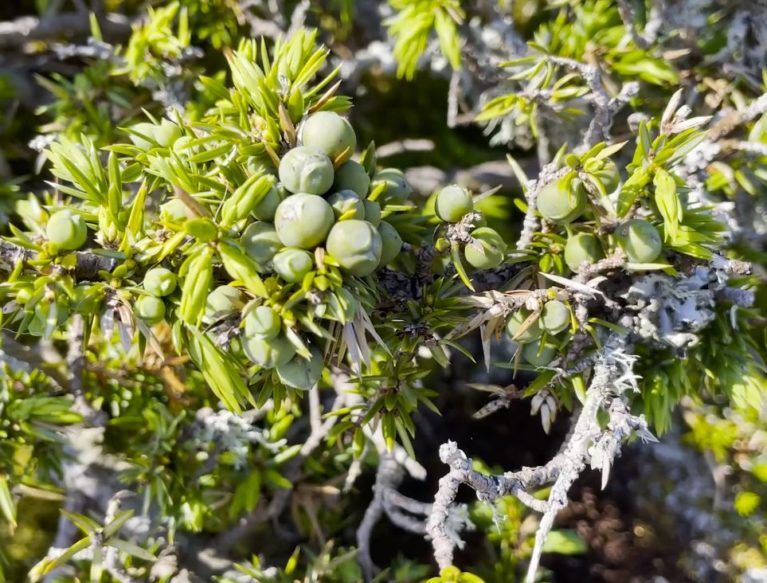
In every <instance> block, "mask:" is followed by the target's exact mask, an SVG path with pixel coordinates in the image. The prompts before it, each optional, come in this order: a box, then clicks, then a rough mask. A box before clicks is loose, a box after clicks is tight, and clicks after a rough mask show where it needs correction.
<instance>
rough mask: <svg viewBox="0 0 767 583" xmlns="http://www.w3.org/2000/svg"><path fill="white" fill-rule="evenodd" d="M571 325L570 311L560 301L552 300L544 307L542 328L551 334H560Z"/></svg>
mask: <svg viewBox="0 0 767 583" xmlns="http://www.w3.org/2000/svg"><path fill="white" fill-rule="evenodd" d="M569 325H570V310H569V308H568V307H567V304H565V303H564V302H560V301H559V300H550V301H548V302H546V303H545V304H544V306H543V311H542V312H541V326H542V327H543V329H544V330H546V331H547V332H548V333H549V334H559V333H560V332H562V331H563V330H565V329H566V328H567V327H568V326H569Z"/></svg>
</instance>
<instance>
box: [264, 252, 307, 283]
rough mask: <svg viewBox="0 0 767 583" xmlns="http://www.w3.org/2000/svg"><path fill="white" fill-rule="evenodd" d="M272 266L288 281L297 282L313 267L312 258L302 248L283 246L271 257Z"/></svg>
mask: <svg viewBox="0 0 767 583" xmlns="http://www.w3.org/2000/svg"><path fill="white" fill-rule="evenodd" d="M272 267H273V268H274V272H275V273H276V274H277V275H279V276H280V277H281V278H282V279H284V280H285V281H287V282H288V283H299V282H301V281H303V279H304V277H305V276H306V274H307V273H309V272H310V271H311V270H312V269H314V258H313V257H312V254H311V253H309V252H308V251H305V250H304V249H296V248H295V247H285V248H284V249H281V250H280V251H279V252H278V253H277V254H276V255H275V256H274V258H273V259H272Z"/></svg>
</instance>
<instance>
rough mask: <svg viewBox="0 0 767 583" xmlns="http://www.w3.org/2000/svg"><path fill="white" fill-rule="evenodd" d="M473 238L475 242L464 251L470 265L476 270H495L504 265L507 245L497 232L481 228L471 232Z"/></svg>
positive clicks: (488, 228)
mask: <svg viewBox="0 0 767 583" xmlns="http://www.w3.org/2000/svg"><path fill="white" fill-rule="evenodd" d="M471 237H472V239H474V241H473V242H471V243H469V244H467V245H466V247H465V248H464V251H463V252H464V255H465V256H466V261H468V263H469V265H471V266H472V267H474V268H475V269H494V268H495V267H498V266H499V265H500V264H501V263H503V259H504V257H505V255H506V243H505V242H504V240H503V237H501V236H500V235H499V234H498V232H497V231H495V230H494V229H491V228H490V227H480V228H479V229H474V230H473V231H472V232H471Z"/></svg>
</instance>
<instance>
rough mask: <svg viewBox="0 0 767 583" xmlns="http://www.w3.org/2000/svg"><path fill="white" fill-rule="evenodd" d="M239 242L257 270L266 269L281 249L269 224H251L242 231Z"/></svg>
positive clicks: (280, 243)
mask: <svg viewBox="0 0 767 583" xmlns="http://www.w3.org/2000/svg"><path fill="white" fill-rule="evenodd" d="M240 242H241V243H242V246H243V248H244V249H245V253H247V254H248V256H249V257H250V258H251V259H252V260H253V261H254V262H255V263H256V266H257V267H258V268H259V270H265V269H268V268H269V265H270V263H271V261H272V258H273V257H274V255H275V253H277V251H279V250H280V249H282V247H283V245H282V242H281V241H280V238H279V237H278V236H277V231H276V229H275V228H274V225H272V224H271V223H261V222H256V223H251V224H250V225H248V226H247V228H246V229H245V231H243V233H242V237H240Z"/></svg>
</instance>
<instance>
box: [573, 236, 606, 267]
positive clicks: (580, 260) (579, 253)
mask: <svg viewBox="0 0 767 583" xmlns="http://www.w3.org/2000/svg"><path fill="white" fill-rule="evenodd" d="M603 257H604V253H603V252H602V245H601V244H600V243H599V239H597V237H596V236H595V235H591V234H589V233H577V234H575V235H570V237H568V238H567V243H565V263H567V266H568V267H569V268H570V269H572V270H573V271H576V272H577V271H578V269H579V268H580V266H581V265H583V264H584V263H586V264H591V263H596V262H597V261H599V260H600V259H602V258H603Z"/></svg>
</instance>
